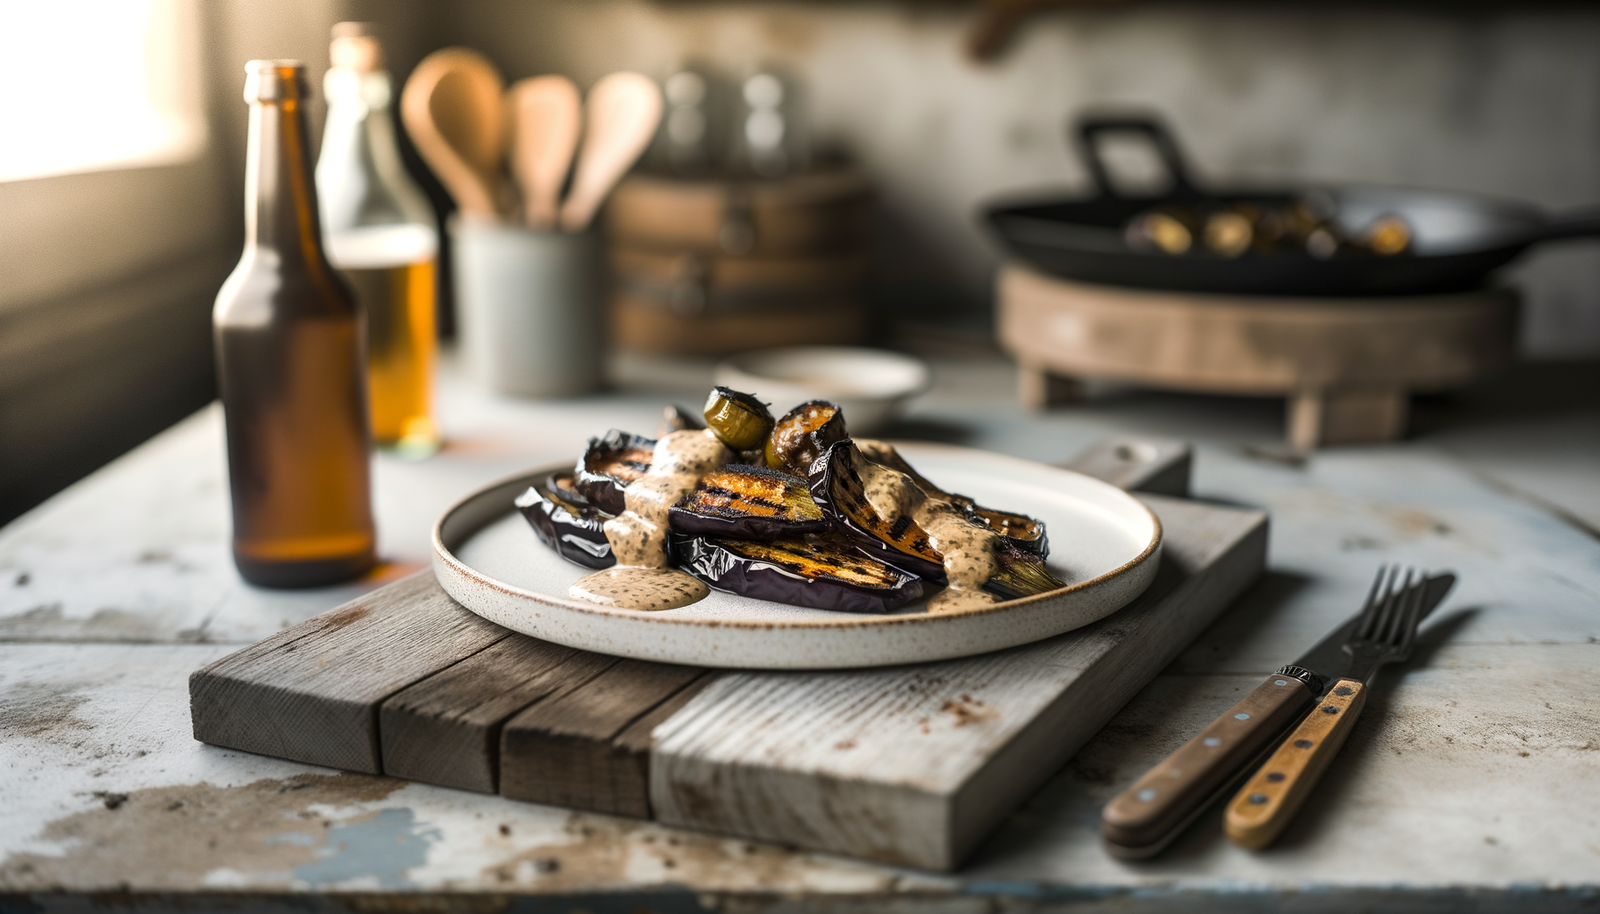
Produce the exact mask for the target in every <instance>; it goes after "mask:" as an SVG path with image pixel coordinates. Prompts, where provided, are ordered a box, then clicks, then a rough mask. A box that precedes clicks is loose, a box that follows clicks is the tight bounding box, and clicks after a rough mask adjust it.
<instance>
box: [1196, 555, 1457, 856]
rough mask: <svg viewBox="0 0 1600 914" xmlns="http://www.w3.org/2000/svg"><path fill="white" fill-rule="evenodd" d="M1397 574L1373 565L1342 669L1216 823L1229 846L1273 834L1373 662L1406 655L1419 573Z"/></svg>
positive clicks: (1326, 758) (1298, 800) (1415, 618)
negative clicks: (1220, 823) (1374, 570)
mask: <svg viewBox="0 0 1600 914" xmlns="http://www.w3.org/2000/svg"><path fill="white" fill-rule="evenodd" d="M1400 575H1401V569H1400V567H1399V566H1393V567H1389V568H1382V567H1380V568H1379V569H1378V576H1377V578H1376V579H1374V580H1373V582H1372V590H1371V592H1369V593H1368V594H1367V603H1366V606H1365V607H1364V608H1363V610H1362V613H1361V619H1360V621H1359V622H1357V624H1356V628H1355V631H1354V632H1353V633H1352V634H1351V636H1350V639H1349V640H1348V641H1346V642H1345V645H1344V650H1345V653H1346V654H1347V655H1348V657H1349V662H1348V664H1347V666H1346V667H1345V669H1344V671H1343V672H1342V674H1340V675H1339V678H1338V680H1337V681H1336V682H1334V684H1333V686H1332V687H1331V688H1330V689H1328V691H1327V694H1325V695H1324V696H1323V697H1322V700H1321V701H1320V702H1318V704H1317V707H1316V708H1314V709H1313V710H1312V711H1311V713H1310V714H1308V715H1306V718H1305V720H1303V721H1301V722H1300V725H1299V726H1298V727H1296V728H1295V731H1294V732H1293V733H1291V734H1289V738H1288V739H1286V740H1284V742H1283V744H1282V745H1281V746H1279V747H1278V749H1277V751H1276V752H1274V753H1273V754H1272V757H1271V758H1269V759H1267V762H1266V764H1265V765H1262V766H1261V768H1260V770H1258V771H1257V772H1256V773H1255V775H1254V776H1252V777H1251V778H1250V780H1249V781H1248V782H1247V783H1246V784H1245V785H1244V787H1243V789H1241V790H1240V791H1239V793H1238V794H1237V795H1235V796H1234V798H1233V800H1232V801H1231V802H1229V803H1228V813H1227V817H1226V819H1225V820H1224V827H1225V828H1226V830H1227V832H1228V837H1229V838H1232V839H1233V842H1234V843H1235V844H1238V845H1240V846H1242V847H1248V848H1263V847H1266V846H1267V845H1269V844H1271V843H1272V842H1273V841H1274V840H1276V839H1277V837H1278V835H1279V834H1280V833H1281V832H1282V831H1283V829H1284V826H1286V825H1288V824H1289V820H1290V819H1292V818H1294V814H1295V813H1296V812H1298V811H1299V809H1300V806H1301V804H1303V803H1304V802H1305V800H1306V797H1307V796H1309V795H1310V793H1311V788H1312V787H1314V786H1315V785H1316V783H1317V780H1318V779H1320V778H1321V777H1322V775H1323V773H1324V772H1325V771H1327V770H1328V765H1329V764H1330V763H1331V762H1332V761H1333V757H1334V756H1335V755H1337V754H1338V753H1339V748H1340V747H1341V746H1343V745H1344V741H1345V738H1346V737H1347V736H1349V735H1350V730H1351V728H1352V727H1354V726H1355V722H1356V717H1357V716H1358V715H1359V714H1360V713H1361V709H1362V708H1363V707H1365V705H1366V701H1367V690H1368V688H1369V687H1370V686H1371V683H1372V678H1373V676H1374V674H1376V673H1377V671H1378V668H1379V667H1381V666H1383V665H1384V664H1386V663H1396V662H1398V661H1401V660H1405V659H1406V658H1407V657H1409V656H1411V649H1412V647H1413V646H1414V645H1415V644H1416V640H1417V623H1418V622H1419V621H1420V620H1421V618H1422V606H1423V598H1424V593H1425V591H1426V589H1427V588H1426V584H1427V575H1425V574H1420V573H1418V572H1416V571H1414V570H1413V569H1410V568H1407V569H1405V577H1404V579H1403V581H1402V579H1401V576H1400Z"/></svg>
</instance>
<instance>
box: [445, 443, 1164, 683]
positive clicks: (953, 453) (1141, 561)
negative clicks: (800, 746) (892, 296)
mask: <svg viewBox="0 0 1600 914" xmlns="http://www.w3.org/2000/svg"><path fill="white" fill-rule="evenodd" d="M896 447H898V448H899V449H900V452H901V453H902V454H904V455H905V457H906V459H907V460H908V461H910V462H911V464H912V465H913V466H915V467H916V468H917V469H918V470H919V471H920V472H921V473H922V474H923V475H924V476H926V477H928V478H929V479H931V480H933V481H934V482H935V483H936V484H938V485H939V486H941V487H943V488H944V489H945V490H947V491H951V492H960V493H962V494H963V495H970V496H972V497H973V498H975V499H977V500H978V502H979V503H980V504H986V505H992V506H994V507H996V508H1002V509H1005V510H1009V511H1018V512H1022V513H1026V514H1031V515H1033V516H1035V517H1038V518H1040V519H1042V520H1043V521H1045V523H1046V524H1048V525H1049V536H1050V558H1049V562H1048V564H1049V566H1050V570H1051V571H1052V572H1053V573H1054V574H1055V575H1056V577H1058V578H1060V579H1062V580H1064V581H1066V582H1067V585H1068V586H1067V587H1065V588H1063V589H1061V590H1056V591H1052V592H1050V593H1047V594H1040V595H1039V596H1036V597H1028V598H1026V599H1022V600H1013V601H1011V602H1009V603H1000V604H996V605H994V606H987V607H982V608H979V609H972V610H965V611H960V612H952V613H941V614H929V613H927V612H926V611H924V609H923V606H922V604H921V603H916V604H913V605H911V606H909V607H906V608H904V609H902V610H900V611H898V612H896V613H892V614H887V615H865V614H857V613H841V612H831V611H828V610H820V609H806V608H803V607H799V606H789V605H787V604H784V603H772V602H768V601H765V600H751V599H747V598H745V597H738V596H734V595H732V594H727V593H720V592H718V591H712V592H711V596H709V597H707V598H706V599H704V600H702V601H700V602H699V603H695V604H693V605H690V606H685V607H683V608H681V609H671V610H665V611H662V612H639V611H637V610H629V609H617V608H614V607H607V606H598V605H596V604H593V603H584V602H580V601H577V600H571V599H568V598H567V596H566V594H567V588H568V586H570V585H571V584H572V583H573V582H574V581H576V580H578V578H580V577H583V576H584V575H585V574H587V573H588V572H587V571H586V570H585V569H583V568H580V567H578V566H577V565H573V564H571V563H569V562H567V561H566V560H565V559H562V558H561V557H560V556H558V555H556V554H555V552H554V551H552V550H550V549H548V548H546V547H545V546H544V544H543V543H540V542H539V541H538V539H537V538H536V537H535V536H534V533H533V529H532V528H531V527H530V526H529V525H528V522H527V521H526V520H525V519H523V517H522V515H521V513H520V512H518V511H516V510H515V509H514V508H513V507H512V504H511V502H512V500H513V499H514V498H516V497H517V496H518V495H519V494H521V493H522V492H523V491H524V490H525V489H526V488H527V487H528V485H529V484H530V483H532V482H534V481H537V480H541V479H544V478H545V477H547V476H548V475H549V474H550V473H552V472H557V471H559V470H563V469H566V468H567V466H568V465H566V464H563V465H559V466H546V467H541V468H538V469H534V470H530V471H529V472H527V473H523V474H519V475H518V476H515V477H512V478H509V479H505V480H502V481H500V482H497V483H493V484H491V485H489V486H486V487H484V488H482V489H480V490H478V491H477V492H474V493H472V494H471V495H468V496H467V497H466V498H464V499H462V500H461V501H460V502H457V503H456V504H455V506H453V507H451V508H450V509H449V510H448V511H446V512H445V513H444V515H443V516H442V517H440V518H439V522H438V523H437V524H436V525H434V530H433V551H434V556H433V568H434V573H435V574H436V575H438V578H439V583H440V584H441V585H442V586H443V587H444V589H445V591H446V592H447V593H449V594H450V596H452V597H454V598H455V599H456V601H457V602H459V603H461V605H463V606H465V607H467V608H468V609H470V610H472V611H473V612H475V613H477V614H478V615H480V616H483V617H484V618H486V619H488V620H490V621H491V622H495V623H498V624H500V625H503V626H505V627H507V628H510V629H514V630H516V631H519V632H523V633H525V634H528V635H532V636H534V637H536V638H541V639H543V640H546V641H554V642H556V643H557V644H565V645H568V646H570V647H575V648H580V649H582V650H587V651H594V652H596V653H601V654H612V655H615V656H619V657H634V658H638V659H641V660H658V661H663V662H666V663H682V664H689V665H693V666H707V667H731V668H746V669H768V670H774V669H842V668H848V667H870V666H886V665H890V664H897V663H917V662H921V661H928V660H942V659H945V658H949V657H964V656H968V655H971V654H982V653H986V652H988V651H994V650H999V649H1001V648H1006V647H1013V646H1015V645H1018V644H1026V643H1028V642H1030V641H1037V640H1039V639H1041V638H1048V637H1050V636H1052V635H1058V634H1060V633H1062V632H1065V631H1070V630H1072V629H1074V628H1078V627H1080V626H1083V625H1087V624H1089V623H1090V622H1094V621H1096V620H1097V619H1101V618H1104V617H1105V616H1108V615H1110V614H1111V613H1113V612H1116V611H1117V610H1118V609H1121V608H1122V607H1123V606H1126V605H1127V604H1128V603H1129V601H1131V600H1133V598H1135V597H1137V596H1138V595H1139V594H1141V593H1143V592H1144V589H1145V588H1146V587H1148V586H1149V584H1150V581H1151V579H1152V578H1154V577H1155V573H1156V565H1157V563H1158V561H1159V557H1160V552H1161V524H1160V522H1159V521H1157V520H1156V517H1155V515H1154V514H1152V513H1151V512H1150V509H1149V508H1146V507H1145V506H1144V504H1143V503H1141V502H1139V501H1138V500H1137V499H1135V498H1133V497H1132V496H1130V495H1128V494H1127V493H1126V492H1123V491H1122V490H1121V489H1118V488H1116V487H1114V486H1111V485H1108V484H1106V483H1103V482H1100V481H1099V480H1097V479H1093V478H1090V477H1088V476H1084V475H1082V474H1080V473H1073V472H1071V471H1068V470H1061V469H1057V468H1055V467H1049V466H1045V465H1043V464H1038V463H1032V462H1030V461H1026V460H1017V459H1015V458H1012V457H1004V456H1001V455H999V454H990V453H986V452H983V451H974V450H968V449H966V448H955V447H945V446H941V445H930V444H897V445H896Z"/></svg>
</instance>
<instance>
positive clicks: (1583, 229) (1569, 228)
mask: <svg viewBox="0 0 1600 914" xmlns="http://www.w3.org/2000/svg"><path fill="white" fill-rule="evenodd" d="M1594 235H1600V209H1595V208H1588V209H1580V210H1576V211H1568V212H1565V213H1562V214H1561V215H1559V216H1556V217H1555V218H1554V219H1551V220H1550V221H1549V222H1547V223H1545V224H1544V225H1543V226H1542V227H1540V228H1539V229H1538V230H1537V231H1535V232H1534V233H1533V236H1532V237H1531V238H1530V239H1529V241H1530V242H1538V241H1555V240H1556V239H1559V238H1589V237H1592V236H1594Z"/></svg>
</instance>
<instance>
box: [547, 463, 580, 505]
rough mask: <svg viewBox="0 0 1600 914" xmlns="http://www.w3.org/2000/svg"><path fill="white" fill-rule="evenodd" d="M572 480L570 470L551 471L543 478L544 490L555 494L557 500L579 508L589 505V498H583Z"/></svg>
mask: <svg viewBox="0 0 1600 914" xmlns="http://www.w3.org/2000/svg"><path fill="white" fill-rule="evenodd" d="M573 482H574V481H573V476H572V471H571V470H567V471H566V472H562V473H551V474H550V476H549V477H548V478H546V479H545V481H544V487H545V491H547V492H549V493H550V494H551V495H553V496H555V497H556V499H557V500H558V501H561V502H564V503H565V504H567V505H575V506H577V507H580V508H587V507H589V499H587V498H585V497H584V495H583V493H582V492H579V491H578V487H577V486H576V485H574V484H573Z"/></svg>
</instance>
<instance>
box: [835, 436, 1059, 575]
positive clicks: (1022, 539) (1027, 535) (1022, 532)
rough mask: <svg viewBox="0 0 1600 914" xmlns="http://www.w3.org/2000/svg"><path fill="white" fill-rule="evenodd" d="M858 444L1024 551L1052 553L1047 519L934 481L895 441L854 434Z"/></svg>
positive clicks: (874, 458) (869, 455) (876, 460)
mask: <svg viewBox="0 0 1600 914" xmlns="http://www.w3.org/2000/svg"><path fill="white" fill-rule="evenodd" d="M852 440H853V441H855V443H856V447H857V448H859V449H860V451H861V454H862V456H864V457H866V458H867V459H868V460H871V461H872V462H873V463H876V464H880V465H882V466H886V467H888V468H889V469H891V470H898V471H900V472H902V473H904V474H906V475H907V476H910V477H911V481H912V482H915V483H916V484H917V488H919V489H921V490H922V491H923V492H924V493H925V494H927V495H928V496H929V497H931V498H938V499H942V500H944V501H948V502H949V503H951V504H952V505H955V506H956V507H957V508H959V509H961V510H962V511H964V512H965V513H966V514H967V515H968V516H970V517H972V518H974V519H975V520H977V521H978V522H979V523H982V524H984V525H985V526H987V527H988V528H989V529H990V530H993V531H994V532H996V533H998V534H1000V535H1001V536H1003V537H1005V538H1006V539H1008V540H1010V541H1011V542H1012V544H1014V545H1015V546H1016V547H1017V548H1019V549H1021V550H1023V551H1025V552H1037V553H1038V554H1039V555H1040V556H1041V557H1044V556H1048V555H1049V554H1050V540H1049V537H1048V536H1047V535H1046V532H1045V525H1044V521H1042V520H1038V519H1036V518H1032V517H1029V516H1027V515H1026V514H1014V513H1012V512H1010V511H1000V510H997V509H995V508H986V507H984V506H983V505H980V504H978V503H977V502H975V501H973V500H972V499H970V498H968V497H967V496H965V495H957V494H955V493H953V492H946V491H945V490H943V489H941V488H939V487H938V486H936V485H934V484H933V483H932V482H930V481H929V480H928V478H927V477H925V476H923V475H922V474H921V473H918V472H917V471H916V470H914V469H912V467H911V464H909V463H907V462H906V459H905V458H904V457H902V456H900V452H899V451H897V450H895V449H894V447H893V446H892V445H889V444H886V443H884V442H882V441H874V440H872V439H869V438H854V439H852Z"/></svg>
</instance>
